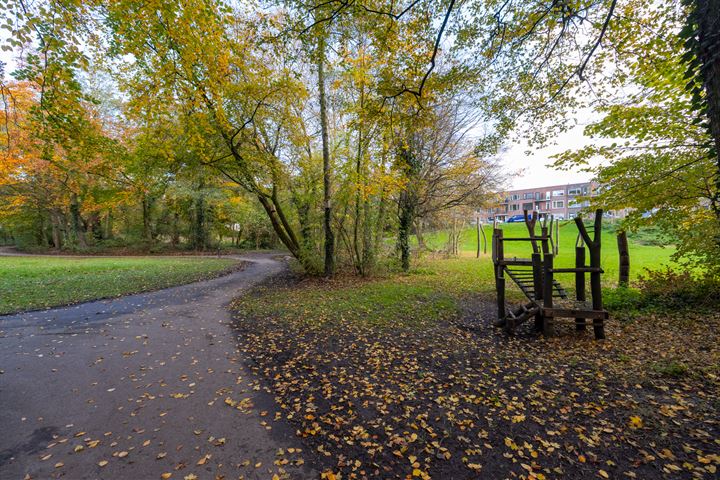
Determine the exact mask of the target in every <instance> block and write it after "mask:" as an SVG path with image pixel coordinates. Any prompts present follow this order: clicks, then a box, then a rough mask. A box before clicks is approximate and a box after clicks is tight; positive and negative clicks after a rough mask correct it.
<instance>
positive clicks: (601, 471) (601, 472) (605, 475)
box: [598, 470, 610, 478]
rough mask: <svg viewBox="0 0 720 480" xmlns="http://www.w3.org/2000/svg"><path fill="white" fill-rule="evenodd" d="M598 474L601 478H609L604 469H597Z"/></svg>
mask: <svg viewBox="0 0 720 480" xmlns="http://www.w3.org/2000/svg"><path fill="white" fill-rule="evenodd" d="M598 475H600V476H601V477H602V478H610V475H608V473H607V472H606V471H605V470H598Z"/></svg>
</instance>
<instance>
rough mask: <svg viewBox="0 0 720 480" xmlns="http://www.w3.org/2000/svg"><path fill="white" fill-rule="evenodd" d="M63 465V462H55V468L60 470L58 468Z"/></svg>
mask: <svg viewBox="0 0 720 480" xmlns="http://www.w3.org/2000/svg"><path fill="white" fill-rule="evenodd" d="M63 465H65V464H64V463H63V462H57V463H56V464H55V468H60V467H62V466H63Z"/></svg>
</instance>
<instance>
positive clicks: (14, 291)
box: [0, 257, 237, 314]
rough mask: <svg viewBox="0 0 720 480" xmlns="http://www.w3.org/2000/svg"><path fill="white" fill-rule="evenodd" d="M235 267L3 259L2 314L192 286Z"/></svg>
mask: <svg viewBox="0 0 720 480" xmlns="http://www.w3.org/2000/svg"><path fill="white" fill-rule="evenodd" d="M236 265H237V261H235V260H231V259H217V258H207V259H205V258H182V257H177V258H158V257H138V258H52V257H0V314H6V313H12V312H18V311H25V310H34V309H41V308H47V307H52V306H57V305H66V304H71V303H77V302H83V301H88V300H94V299H99V298H106V297H115V296H118V295H124V294H129V293H137V292H143V291H148V290H156V289H159V288H165V287H170V286H173V285H179V284H183V283H190V282H194V281H196V280H200V279H204V278H209V277H212V276H216V275H219V274H221V273H223V272H226V271H229V270H230V269H232V268H234V267H235V266H236Z"/></svg>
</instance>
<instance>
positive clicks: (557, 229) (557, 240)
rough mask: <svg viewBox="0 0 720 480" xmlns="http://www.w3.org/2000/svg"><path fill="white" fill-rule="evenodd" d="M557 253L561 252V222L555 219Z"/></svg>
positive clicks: (555, 250)
mask: <svg viewBox="0 0 720 480" xmlns="http://www.w3.org/2000/svg"><path fill="white" fill-rule="evenodd" d="M553 253H554V254H555V255H558V254H560V222H559V221H557V220H555V249H554V251H553Z"/></svg>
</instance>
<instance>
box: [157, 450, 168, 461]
mask: <svg viewBox="0 0 720 480" xmlns="http://www.w3.org/2000/svg"><path fill="white" fill-rule="evenodd" d="M166 456H167V452H160V453H158V454H157V455H156V456H155V459H156V460H161V459H163V458H165V457H166Z"/></svg>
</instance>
